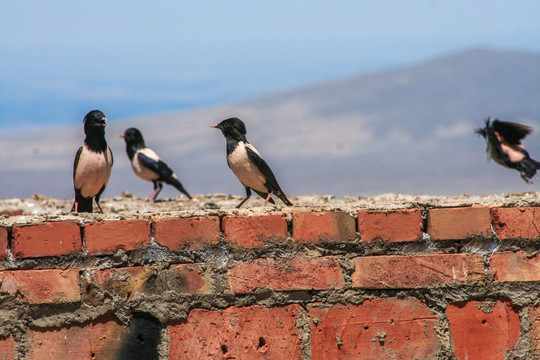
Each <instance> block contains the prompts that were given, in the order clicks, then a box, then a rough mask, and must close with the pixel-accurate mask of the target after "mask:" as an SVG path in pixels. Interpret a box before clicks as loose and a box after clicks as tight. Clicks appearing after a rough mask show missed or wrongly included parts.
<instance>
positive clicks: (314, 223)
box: [293, 212, 356, 244]
mask: <svg viewBox="0 0 540 360" xmlns="http://www.w3.org/2000/svg"><path fill="white" fill-rule="evenodd" d="M355 236H356V225H355V220H354V218H353V217H352V216H350V215H348V214H347V213H345V212H294V213H293V239H294V241H296V242H298V243H301V244H307V243H321V242H344V241H347V240H350V239H354V237H355Z"/></svg>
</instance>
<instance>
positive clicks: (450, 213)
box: [427, 207, 491, 240]
mask: <svg viewBox="0 0 540 360" xmlns="http://www.w3.org/2000/svg"><path fill="white" fill-rule="evenodd" d="M427 232H428V234H429V236H430V237H431V239H432V240H456V239H466V238H468V237H471V236H473V235H480V236H484V237H491V215H490V209H489V207H463V208H448V209H431V210H429V213H428V226H427Z"/></svg>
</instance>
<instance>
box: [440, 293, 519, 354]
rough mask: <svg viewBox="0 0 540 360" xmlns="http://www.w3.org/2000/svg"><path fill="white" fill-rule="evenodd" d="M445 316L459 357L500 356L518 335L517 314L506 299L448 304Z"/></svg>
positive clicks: (453, 346) (454, 348) (513, 344)
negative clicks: (504, 300)
mask: <svg viewBox="0 0 540 360" xmlns="http://www.w3.org/2000/svg"><path fill="white" fill-rule="evenodd" d="M446 316H447V317H448V320H449V322H450V338H451V342H452V348H453V350H454V354H455V355H456V357H457V358H458V359H459V360H466V359H467V360H485V359H490V360H498V359H500V360H503V359H505V353H506V351H507V350H509V349H511V348H513V347H514V346H515V345H516V343H517V340H518V338H519V326H520V323H519V315H518V312H517V310H516V309H514V308H513V307H512V306H511V305H510V304H509V303H506V302H502V301H497V302H489V301H469V302H467V303H457V304H449V305H448V307H447V309H446Z"/></svg>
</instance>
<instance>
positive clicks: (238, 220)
mask: <svg viewBox="0 0 540 360" xmlns="http://www.w3.org/2000/svg"><path fill="white" fill-rule="evenodd" d="M222 228H223V234H224V235H225V238H226V239H227V241H229V242H232V243H234V244H236V245H238V246H241V247H246V248H253V247H261V246H264V245H265V243H267V242H280V241H285V240H287V221H286V220H285V216H283V215H266V216H235V217H225V218H223V223H222Z"/></svg>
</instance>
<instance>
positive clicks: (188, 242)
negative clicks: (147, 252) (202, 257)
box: [154, 216, 220, 251]
mask: <svg viewBox="0 0 540 360" xmlns="http://www.w3.org/2000/svg"><path fill="white" fill-rule="evenodd" d="M219 235H220V234H219V218H218V217H217V216H208V217H191V218H179V219H169V220H156V221H155V222H154V239H155V240H156V242H157V243H158V244H160V245H163V246H165V247H167V249H169V250H171V251H179V250H200V249H204V248H206V247H209V246H214V245H217V244H219Z"/></svg>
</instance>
